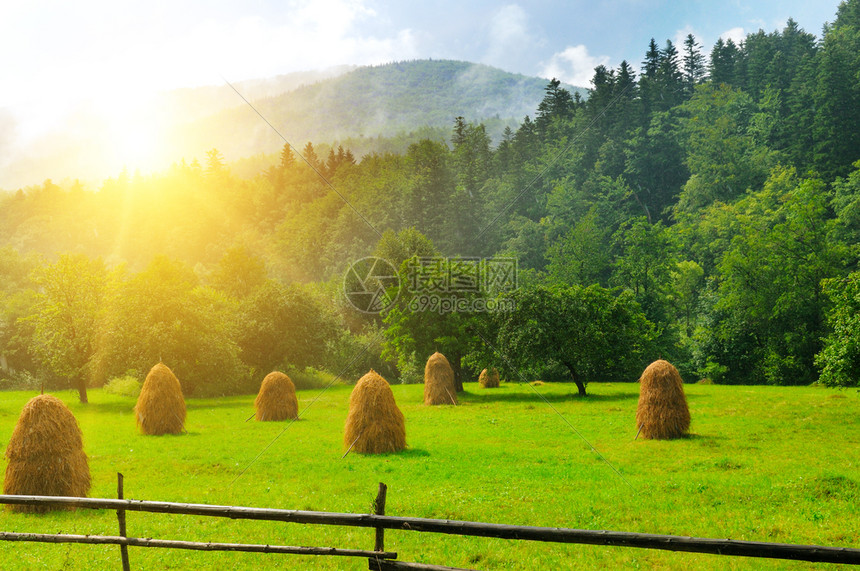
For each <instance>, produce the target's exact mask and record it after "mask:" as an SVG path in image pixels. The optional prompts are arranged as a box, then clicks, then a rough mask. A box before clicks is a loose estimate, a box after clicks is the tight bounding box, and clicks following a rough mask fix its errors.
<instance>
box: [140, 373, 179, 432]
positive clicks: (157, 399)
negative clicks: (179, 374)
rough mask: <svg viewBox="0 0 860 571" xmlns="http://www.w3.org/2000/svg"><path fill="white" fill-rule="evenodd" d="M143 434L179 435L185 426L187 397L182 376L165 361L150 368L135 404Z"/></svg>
mask: <svg viewBox="0 0 860 571" xmlns="http://www.w3.org/2000/svg"><path fill="white" fill-rule="evenodd" d="M134 416H135V418H136V419H137V426H138V428H140V431H141V433H143V434H155V435H158V434H179V433H180V432H182V431H183V429H184V426H185V398H184V397H183V396H182V387H181V386H180V385H179V379H177V378H176V375H174V374H173V371H171V370H170V369H169V368H168V367H167V366H166V365H165V364H164V363H159V364H157V365H156V366H154V367H153V368H152V369H150V371H149V374H148V375H146V380H145V381H143V386H142V387H141V389H140V396H138V397H137V404H136V405H134Z"/></svg>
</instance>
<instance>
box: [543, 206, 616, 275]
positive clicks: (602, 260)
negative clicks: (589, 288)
mask: <svg viewBox="0 0 860 571" xmlns="http://www.w3.org/2000/svg"><path fill="white" fill-rule="evenodd" d="M607 242H608V236H607V229H606V228H605V226H604V225H603V221H602V220H600V217H599V214H598V212H597V209H596V208H592V209H591V210H589V212H588V214H586V215H585V216H583V217H582V218H581V219H580V220H579V221H578V222H577V223H576V224H575V225H573V226H571V227H570V228H569V230H568V231H567V232H566V233H565V234H563V235H562V236H560V237H559V238H558V239H557V240H556V241H555V242H553V243H552V244H551V245H550V246H549V248H548V249H547V253H546V256H547V259H548V260H549V264H548V265H547V274H548V275H549V277H550V279H551V280H552V281H553V282H555V283H561V284H579V285H591V284H594V283H606V277H607V274H608V272H609V248H608V244H607Z"/></svg>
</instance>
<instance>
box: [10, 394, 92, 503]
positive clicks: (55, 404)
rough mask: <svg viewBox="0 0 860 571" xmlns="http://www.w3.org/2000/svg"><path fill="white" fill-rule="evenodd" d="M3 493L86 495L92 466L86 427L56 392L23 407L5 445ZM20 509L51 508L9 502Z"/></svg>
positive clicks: (40, 397) (41, 396) (21, 494)
mask: <svg viewBox="0 0 860 571" xmlns="http://www.w3.org/2000/svg"><path fill="white" fill-rule="evenodd" d="M6 458H8V459H9V464H8V465H7V466H6V479H5V480H4V482H3V493H4V494H14V495H19V496H77V497H86V495H87V493H88V492H89V491H90V467H89V464H87V455H86V454H84V443H83V439H82V438H81V429H80V427H79V426H78V421H77V420H75V416H74V415H73V414H72V411H70V410H69V409H68V407H66V405H65V404H63V401H61V400H60V399H58V398H57V397H55V396H52V395H39V396H37V397H33V398H32V399H30V402H28V403H27V404H26V406H24V409H23V410H22V411H21V416H20V417H19V418H18V424H16V425H15V430H14V432H12V437H11V438H10V439H9V445H8V446H7V447H6ZM10 509H12V510H14V511H19V512H46V511H49V510H51V509H56V508H50V507H47V506H23V505H21V506H10Z"/></svg>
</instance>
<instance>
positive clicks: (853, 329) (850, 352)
mask: <svg viewBox="0 0 860 571" xmlns="http://www.w3.org/2000/svg"><path fill="white" fill-rule="evenodd" d="M822 287H823V289H824V293H825V294H826V295H827V296H828V297H829V298H830V301H831V302H832V304H833V306H832V307H831V308H830V310H829V311H828V312H827V322H828V325H829V329H830V333H829V334H828V335H827V337H825V339H824V347H823V348H822V349H821V351H820V352H819V353H818V354H817V355H816V356H815V364H816V365H817V366H818V367H819V368H820V369H821V377H820V378H819V381H820V382H821V383H822V384H824V385H827V386H831V387H856V386H858V385H860V272H854V273H852V274H850V275H849V276H848V277H846V278H844V279H838V278H831V279H826V280H824V281H823V282H822Z"/></svg>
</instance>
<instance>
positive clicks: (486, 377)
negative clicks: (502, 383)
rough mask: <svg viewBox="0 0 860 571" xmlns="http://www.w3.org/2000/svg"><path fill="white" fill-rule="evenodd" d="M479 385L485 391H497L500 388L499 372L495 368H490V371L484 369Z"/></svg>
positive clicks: (479, 378)
mask: <svg viewBox="0 0 860 571" xmlns="http://www.w3.org/2000/svg"><path fill="white" fill-rule="evenodd" d="M478 384H479V385H481V386H482V387H483V388H485V389H495V388H498V386H499V370H498V369H497V368H495V367H490V369H489V370H487V369H484V370H483V371H481V375H480V376H479V377H478Z"/></svg>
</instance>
